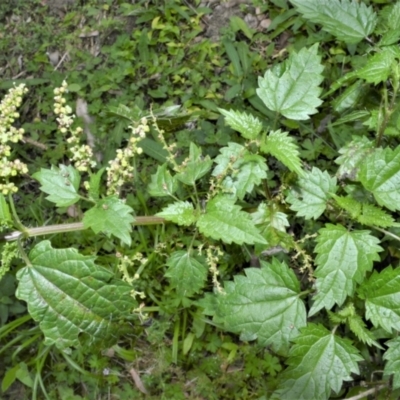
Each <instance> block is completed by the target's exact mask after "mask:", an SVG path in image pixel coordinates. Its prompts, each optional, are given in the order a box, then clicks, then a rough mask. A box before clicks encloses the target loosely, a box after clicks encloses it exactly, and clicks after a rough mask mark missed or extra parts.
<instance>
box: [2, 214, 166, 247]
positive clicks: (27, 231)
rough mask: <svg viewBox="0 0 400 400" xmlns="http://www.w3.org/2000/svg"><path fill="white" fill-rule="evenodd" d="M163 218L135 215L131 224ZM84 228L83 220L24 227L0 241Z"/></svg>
mask: <svg viewBox="0 0 400 400" xmlns="http://www.w3.org/2000/svg"><path fill="white" fill-rule="evenodd" d="M165 222H166V221H165V219H164V218H160V217H135V221H134V222H133V224H132V225H140V226H143V225H158V224H163V223H165ZM84 229H86V228H85V227H84V225H83V222H73V223H70V224H61V225H48V226H41V227H38V228H24V230H22V231H14V232H10V233H7V234H5V235H3V236H0V242H1V241H6V242H10V241H13V240H17V239H18V238H19V237H20V236H21V235H24V236H26V237H35V236H43V235H52V234H55V233H63V232H75V231H82V230H84Z"/></svg>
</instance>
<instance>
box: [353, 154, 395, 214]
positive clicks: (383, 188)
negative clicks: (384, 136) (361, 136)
mask: <svg viewBox="0 0 400 400" xmlns="http://www.w3.org/2000/svg"><path fill="white" fill-rule="evenodd" d="M358 178H359V180H360V181H361V183H362V184H363V186H364V187H365V188H366V189H367V190H369V191H370V192H372V194H373V195H374V197H375V199H376V201H377V202H378V204H380V205H382V206H385V207H387V208H388V209H389V210H392V211H395V210H400V146H399V147H397V148H396V149H395V150H391V149H390V148H388V147H387V148H385V149H383V148H379V149H376V150H375V151H374V152H373V153H372V154H370V155H369V156H368V157H366V158H365V159H364V161H363V163H362V164H361V166H360V171H359V174H358Z"/></svg>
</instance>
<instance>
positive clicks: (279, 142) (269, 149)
mask: <svg viewBox="0 0 400 400" xmlns="http://www.w3.org/2000/svg"><path fill="white" fill-rule="evenodd" d="M288 135H289V134H288V133H287V132H281V130H277V131H274V132H270V133H269V135H268V136H267V137H266V138H265V140H263V141H262V142H261V145H260V148H261V151H263V152H264V153H268V154H271V155H272V156H274V157H276V158H277V159H278V160H279V161H280V162H281V163H282V164H283V165H285V166H286V167H288V168H289V169H290V171H293V172H296V173H297V174H298V175H300V176H303V175H304V171H303V169H302V168H301V161H300V158H299V150H298V147H297V145H296V142H295V140H294V139H293V138H292V137H289V136H288Z"/></svg>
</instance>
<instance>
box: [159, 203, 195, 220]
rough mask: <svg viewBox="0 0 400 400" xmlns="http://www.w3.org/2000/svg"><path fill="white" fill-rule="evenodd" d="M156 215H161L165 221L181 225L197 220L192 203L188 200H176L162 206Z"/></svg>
mask: <svg viewBox="0 0 400 400" xmlns="http://www.w3.org/2000/svg"><path fill="white" fill-rule="evenodd" d="M156 216H157V217H163V218H165V219H166V220H167V221H172V222H174V223H175V224H178V225H182V226H189V225H192V224H193V223H195V222H196V221H197V215H196V212H195V210H194V208H193V204H192V203H189V202H188V201H176V202H175V203H172V204H170V205H169V206H167V207H165V208H163V210H162V211H161V212H159V213H157V214H156Z"/></svg>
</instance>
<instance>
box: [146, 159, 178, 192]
mask: <svg viewBox="0 0 400 400" xmlns="http://www.w3.org/2000/svg"><path fill="white" fill-rule="evenodd" d="M177 189H178V182H177V180H176V177H173V176H171V173H170V172H169V170H168V165H167V163H165V164H163V165H161V166H158V168H157V172H156V173H155V174H154V175H152V176H151V182H150V184H149V186H148V191H149V194H150V196H154V197H164V196H172V195H173V194H174V193H175V192H176V190H177Z"/></svg>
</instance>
